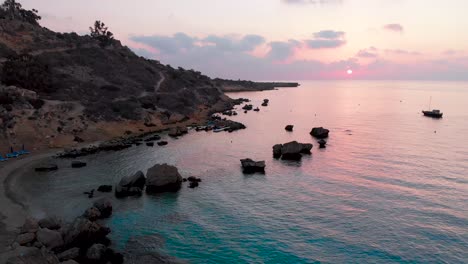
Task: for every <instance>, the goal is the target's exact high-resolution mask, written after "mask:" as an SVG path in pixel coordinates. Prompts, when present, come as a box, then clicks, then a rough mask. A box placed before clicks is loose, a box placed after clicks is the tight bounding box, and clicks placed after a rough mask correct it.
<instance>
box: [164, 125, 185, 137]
mask: <svg viewBox="0 0 468 264" xmlns="http://www.w3.org/2000/svg"><path fill="white" fill-rule="evenodd" d="M187 133H188V129H187V127H174V128H171V129H170V130H169V133H168V135H169V136H170V137H180V136H182V135H184V134H187Z"/></svg>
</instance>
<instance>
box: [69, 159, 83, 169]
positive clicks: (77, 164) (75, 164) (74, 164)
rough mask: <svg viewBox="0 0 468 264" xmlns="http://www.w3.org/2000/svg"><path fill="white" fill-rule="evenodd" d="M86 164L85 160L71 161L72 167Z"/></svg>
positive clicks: (80, 166) (81, 166)
mask: <svg viewBox="0 0 468 264" xmlns="http://www.w3.org/2000/svg"><path fill="white" fill-rule="evenodd" d="M86 165H87V164H86V162H82V161H78V160H75V161H72V163H71V167H72V168H83V167H86Z"/></svg>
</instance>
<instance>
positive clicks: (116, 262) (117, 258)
mask: <svg viewBox="0 0 468 264" xmlns="http://www.w3.org/2000/svg"><path fill="white" fill-rule="evenodd" d="M105 259H106V260H107V261H108V263H109V262H110V263H112V264H123V263H124V257H123V255H122V254H120V253H117V252H115V251H114V250H112V249H110V248H107V249H106V252H105Z"/></svg>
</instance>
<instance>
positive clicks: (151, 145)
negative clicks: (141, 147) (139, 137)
mask: <svg viewBox="0 0 468 264" xmlns="http://www.w3.org/2000/svg"><path fill="white" fill-rule="evenodd" d="M146 146H148V147H153V146H154V142H146Z"/></svg>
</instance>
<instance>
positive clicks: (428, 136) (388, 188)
mask: <svg viewBox="0 0 468 264" xmlns="http://www.w3.org/2000/svg"><path fill="white" fill-rule="evenodd" d="M430 96H432V104H433V106H434V107H436V108H440V109H441V110H443V112H444V118H443V119H440V120H435V119H431V118H426V117H423V116H422V115H421V112H420V111H421V110H422V109H426V108H427V107H428V103H429V97H430ZM231 97H247V98H250V99H252V101H253V104H254V105H260V103H261V101H262V100H263V99H264V98H269V99H270V106H268V107H260V108H261V111H260V112H259V113H256V112H249V113H248V114H244V113H243V112H240V115H239V116H237V117H233V119H234V120H238V121H240V122H242V123H244V124H246V126H247V127H248V129H246V130H243V131H238V132H234V133H217V134H216V133H211V132H210V133H206V132H199V133H197V132H194V131H192V132H190V134H189V135H188V136H185V137H183V138H180V139H178V140H169V145H168V146H166V147H154V148H150V147H146V146H139V147H133V148H131V149H128V150H125V151H123V152H118V153H107V154H105V153H103V154H98V155H95V156H90V157H86V158H84V159H83V160H84V161H87V162H88V167H86V168H83V169H79V170H72V169H68V168H63V167H68V165H69V162H70V161H60V163H61V164H60V165H61V167H62V168H63V169H60V170H59V171H57V172H54V173H49V174H35V173H32V172H30V171H29V172H28V173H27V174H28V175H25V177H22V178H21V179H18V181H16V182H15V183H14V185H15V186H14V188H15V189H17V190H18V191H20V192H22V193H26V194H28V196H27V197H26V199H27V200H28V203H29V204H31V210H32V211H33V212H34V214H36V215H38V216H40V215H42V214H44V213H48V214H51V213H55V214H62V213H63V215H64V216H65V217H67V218H72V217H74V216H76V215H77V214H79V213H80V212H82V211H83V210H84V209H85V208H86V207H88V206H89V205H90V203H91V202H90V200H88V199H87V198H86V197H85V196H84V195H83V194H82V192H83V191H86V190H90V189H93V188H96V187H97V186H98V185H100V184H114V183H116V182H118V180H119V179H120V178H121V177H122V176H124V175H128V174H131V173H134V172H135V171H137V170H142V171H144V172H146V170H147V169H148V168H149V167H151V166H152V165H154V164H156V163H165V162H166V163H170V164H174V165H176V166H177V167H178V168H179V170H180V172H181V174H182V175H183V176H184V177H187V176H191V175H194V176H197V177H201V178H202V179H203V182H202V183H201V185H200V187H199V188H197V189H188V188H187V186H185V185H184V187H183V188H182V190H181V191H179V192H178V193H177V194H163V195H156V196H147V195H143V196H142V197H141V198H130V199H125V200H119V201H115V202H114V206H115V213H114V215H113V216H112V218H111V219H110V220H109V221H108V225H109V226H110V227H111V229H112V230H113V233H112V239H113V242H114V244H115V246H116V247H118V248H121V249H123V248H125V245H126V242H127V241H128V240H129V239H131V238H137V239H138V238H141V239H144V241H145V243H146V245H147V248H146V250H148V251H152V250H159V251H162V252H163V253H167V254H169V255H173V256H176V257H177V258H179V259H182V260H187V261H189V262H191V263H315V262H324V263H343V262H346V263H466V262H468V145H467V144H466V143H467V135H468V83H455V82H358V81H356V82H305V83H303V84H302V86H301V87H300V88H285V89H280V90H277V91H267V92H253V93H235V94H231ZM287 124H293V125H295V127H294V132H293V133H288V132H286V131H285V130H284V127H285V125H287ZM314 126H324V127H327V128H329V129H330V130H331V134H330V138H329V141H328V142H329V144H328V147H327V149H325V150H319V149H318V148H317V144H316V143H315V140H314V139H313V138H311V136H310V135H309V132H310V129H311V128H312V127H314ZM291 140H298V141H300V142H304V143H306V142H311V143H314V149H313V151H312V152H313V153H312V155H311V156H306V157H304V158H303V160H302V161H301V162H285V161H281V160H275V159H273V158H272V149H271V147H272V146H273V145H274V144H277V143H285V142H288V141H291ZM246 157H249V158H252V159H256V160H265V161H266V163H267V169H266V174H265V175H258V174H256V175H249V176H247V175H243V174H242V172H241V170H240V162H239V159H241V158H246ZM99 196H105V195H102V194H98V196H97V197H99ZM151 239H153V240H151ZM161 240H163V241H162V242H161ZM148 241H154V243H151V242H148ZM161 243H163V246H162V249H160V247H161Z"/></svg>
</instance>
